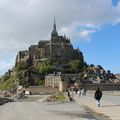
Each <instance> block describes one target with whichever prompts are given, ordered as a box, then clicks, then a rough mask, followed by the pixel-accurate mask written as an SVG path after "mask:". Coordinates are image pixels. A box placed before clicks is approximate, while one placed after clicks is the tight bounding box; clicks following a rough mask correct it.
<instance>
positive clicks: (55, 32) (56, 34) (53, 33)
mask: <svg viewBox="0 0 120 120" xmlns="http://www.w3.org/2000/svg"><path fill="white" fill-rule="evenodd" d="M57 36H58V33H57V30H56V21H55V17H54V24H53V30H52V33H51V38H54V37H57Z"/></svg>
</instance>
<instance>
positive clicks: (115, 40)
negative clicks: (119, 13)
mask: <svg viewBox="0 0 120 120" xmlns="http://www.w3.org/2000/svg"><path fill="white" fill-rule="evenodd" d="M91 39H92V41H90V42H88V43H86V42H78V43H77V44H74V47H76V48H77V47H79V48H80V49H81V51H83V54H84V57H85V61H86V62H87V63H88V64H95V65H99V64H100V65H102V66H103V67H104V68H105V69H106V70H111V72H113V73H120V24H117V25H110V24H106V25H104V26H103V29H101V30H99V31H97V32H95V33H94V34H93V35H92V37H91Z"/></svg>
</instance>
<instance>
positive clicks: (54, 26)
mask: <svg viewBox="0 0 120 120" xmlns="http://www.w3.org/2000/svg"><path fill="white" fill-rule="evenodd" d="M53 28H54V29H55V30H56V21H55V17H54V25H53Z"/></svg>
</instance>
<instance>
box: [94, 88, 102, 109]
mask: <svg viewBox="0 0 120 120" xmlns="http://www.w3.org/2000/svg"><path fill="white" fill-rule="evenodd" d="M101 97H102V92H101V90H100V89H99V87H98V89H97V90H96V91H95V94H94V98H95V99H96V101H97V106H98V107H100V99H101Z"/></svg>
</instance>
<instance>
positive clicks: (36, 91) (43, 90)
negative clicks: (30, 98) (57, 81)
mask: <svg viewBox="0 0 120 120" xmlns="http://www.w3.org/2000/svg"><path fill="white" fill-rule="evenodd" d="M28 90H29V91H30V92H31V94H32V95H40V94H55V93H57V92H58V88H51V87H48V86H47V87H46V86H30V87H29V88H28Z"/></svg>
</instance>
